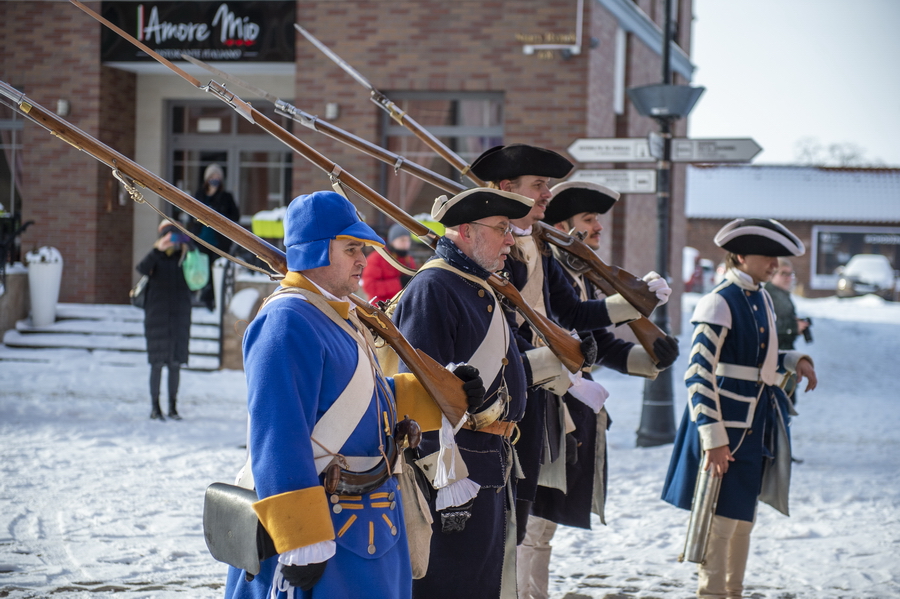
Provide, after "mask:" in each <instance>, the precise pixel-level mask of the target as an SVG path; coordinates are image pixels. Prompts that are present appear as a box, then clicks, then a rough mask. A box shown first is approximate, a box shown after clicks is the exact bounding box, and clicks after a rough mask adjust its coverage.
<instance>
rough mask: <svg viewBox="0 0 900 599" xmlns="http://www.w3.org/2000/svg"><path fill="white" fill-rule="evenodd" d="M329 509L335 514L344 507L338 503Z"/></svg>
mask: <svg viewBox="0 0 900 599" xmlns="http://www.w3.org/2000/svg"><path fill="white" fill-rule="evenodd" d="M331 511H332V512H334V513H335V514H340V513H341V512H342V511H344V508H342V507H341V505H340V504H337V505H335V506H334V507H333V508H331Z"/></svg>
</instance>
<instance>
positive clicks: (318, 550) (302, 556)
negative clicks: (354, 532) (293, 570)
mask: <svg viewBox="0 0 900 599" xmlns="http://www.w3.org/2000/svg"><path fill="white" fill-rule="evenodd" d="M336 551H337V545H335V543H334V541H320V542H318V543H313V544H312V545H307V546H306V547H298V548H296V549H291V550H290V551H285V552H284V553H282V554H280V555H279V556H278V563H279V564H284V565H285V566H306V565H308V564H318V563H320V562H324V561H325V560H327V559H329V558H331V557H334V554H335V552H336Z"/></svg>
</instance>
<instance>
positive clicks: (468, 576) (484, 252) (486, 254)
mask: <svg viewBox="0 0 900 599" xmlns="http://www.w3.org/2000/svg"><path fill="white" fill-rule="evenodd" d="M531 205H532V201H531V200H529V199H528V198H525V197H522V196H520V195H517V194H513V193H506V192H502V191H498V190H495V189H482V188H476V189H470V190H468V191H464V192H462V193H460V194H458V195H456V196H454V197H452V198H447V196H441V197H439V198H438V199H437V200H435V203H434V208H433V210H432V217H433V218H434V219H435V220H437V221H438V222H440V223H442V224H443V225H444V226H446V227H447V229H446V233H445V236H444V237H442V238H441V240H440V241H439V243H438V247H437V250H436V254H437V255H436V257H435V258H434V259H432V260H431V261H429V262H427V263H426V264H425V266H424V267H423V268H422V269H421V270H420V271H419V273H418V274H416V276H414V277H413V279H412V281H410V283H409V285H408V286H407V287H406V289H405V290H404V291H403V293H402V295H401V296H400V299H399V302H398V303H397V307H396V310H395V312H394V315H393V319H394V320H395V322H396V323H397V327H398V328H399V329H400V331H401V332H402V333H403V335H404V336H405V337H406V338H407V339H408V340H409V341H410V343H412V344H413V345H414V346H415V347H417V348H419V349H421V350H422V351H424V352H425V353H427V354H428V355H429V356H431V357H432V358H434V359H435V360H436V361H437V362H438V363H440V364H456V363H459V362H467V363H469V364H471V365H472V366H475V367H476V368H478V370H479V371H480V373H481V376H482V379H483V380H484V382H485V387H486V388H487V394H486V400H485V402H484V404H483V405H482V406H481V407H480V408H479V409H478V410H477V411H476V412H475V413H473V414H470V416H469V419H468V421H467V422H466V424H465V425H463V427H462V429H461V430H459V431H458V432H457V433H456V435H455V440H456V444H457V447H458V449H459V453H460V455H461V457H462V461H463V462H464V466H465V470H462V466H461V465H460V464H457V465H456V469H457V472H456V475H455V477H446V476H445V477H436V476H435V474H434V473H435V466H436V462H435V459H436V457H437V456H438V454H439V452H440V450H441V442H440V438H439V436H438V435H437V434H434V433H428V434H425V435H424V436H423V439H422V443H421V444H420V446H419V449H418V454H419V459H418V460H417V462H416V463H417V464H418V466H419V467H420V468H421V469H422V472H423V473H424V474H425V475H426V476H427V477H428V479H429V482H430V483H431V487H432V497H431V500H430V505H431V509H432V512H433V517H434V527H433V536H432V539H431V557H430V560H429V566H428V571H427V573H426V574H425V576H424V577H423V578H421V579H419V580H416V581H414V582H413V596H414V597H416V598H420V597H421V598H422V599H440V598H443V597H446V598H448V599H450V598H452V599H456V598H458V597H485V598H488V597H496V598H503V599H515V597H516V576H515V555H516V552H515V539H516V535H515V519H514V517H513V516H514V510H513V507H514V502H515V484H516V470H517V468H516V458H515V449H514V446H513V443H515V441H516V439H517V436H518V432H517V426H516V425H517V423H518V422H519V420H521V418H522V415H523V413H524V412H525V373H524V370H523V367H522V359H521V356H520V355H519V351H518V349H517V347H516V345H515V341H514V339H513V336H512V334H511V332H510V329H509V325H508V323H507V320H506V318H505V315H504V313H503V309H502V308H501V306H500V304H499V302H498V300H497V297H496V295H495V292H494V290H493V289H492V288H491V287H490V285H489V284H488V283H487V279H488V278H489V277H490V276H491V274H492V273H494V272H495V271H497V270H499V269H500V268H501V266H502V265H503V262H504V261H505V259H506V256H507V254H508V253H509V250H510V248H511V247H512V245H513V243H514V242H513V238H512V234H511V230H510V227H509V221H510V219H511V218H517V217H520V216H522V215H524V214H527V213H528V211H529V210H530V208H531ZM451 434H452V432H451ZM466 471H467V473H468V476H467V477H466V476H465V474H466ZM439 478H443V480H438V479H439Z"/></svg>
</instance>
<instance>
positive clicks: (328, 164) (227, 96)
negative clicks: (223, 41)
mask: <svg viewBox="0 0 900 599" xmlns="http://www.w3.org/2000/svg"><path fill="white" fill-rule="evenodd" d="M70 1H71V2H72V4H74V5H75V6H77V7H78V8H80V9H81V10H82V11H84V12H85V13H87V14H88V15H90V16H91V17H93V18H94V19H95V20H97V21H99V22H101V23H103V24H104V25H106V26H107V27H109V28H110V29H112V30H113V31H115V32H116V33H118V34H119V35H120V36H122V37H123V38H125V39H126V40H128V41H129V42H131V43H132V44H133V45H135V46H137V47H138V48H139V49H140V50H142V51H144V52H146V53H147V54H148V55H149V56H151V57H153V58H154V59H156V60H157V61H158V62H159V63H161V64H163V65H165V66H167V67H169V68H170V69H171V70H172V71H174V72H176V73H178V75H180V76H181V77H182V78H183V79H184V80H186V81H187V82H188V83H190V84H192V85H193V86H194V87H196V88H197V89H200V90H203V91H208V92H210V93H212V94H213V95H215V96H216V97H218V98H219V99H220V100H222V101H224V102H225V103H226V104H228V105H229V106H231V107H232V108H233V109H234V110H235V111H236V112H237V113H238V114H240V115H241V116H243V117H244V118H245V119H247V120H248V121H250V122H251V123H254V124H255V125H257V126H259V127H260V128H261V129H263V130H264V131H266V132H267V133H269V134H270V135H272V136H273V137H275V138H276V139H278V140H279V141H281V142H282V143H284V144H285V145H287V146H288V147H289V148H291V149H292V150H294V151H295V152H296V153H298V154H300V155H301V156H303V157H304V158H305V159H306V160H308V161H309V162H311V163H313V164H314V165H315V166H317V167H319V168H320V169H322V170H323V171H324V172H325V173H326V174H328V176H329V178H330V180H331V181H332V185H340V184H343V185H346V186H347V187H348V188H349V189H351V190H352V191H353V192H354V193H356V194H357V195H358V196H359V197H361V198H362V199H364V200H365V201H367V202H369V204H371V205H372V206H374V207H375V208H376V209H377V210H379V211H381V212H382V213H384V214H385V215H387V216H388V217H390V218H391V219H392V220H393V221H394V222H397V223H399V224H400V225H401V226H403V227H404V228H406V229H407V230H408V231H409V232H410V233H412V234H413V235H416V236H417V237H418V238H419V239H420V240H422V241H423V242H424V243H426V244H427V245H429V246H430V247H431V248H432V249H436V248H437V243H438V240H439V236H438V235H437V234H436V233H434V232H433V231H432V230H431V229H429V228H428V227H426V226H425V225H423V224H422V223H420V222H419V221H417V220H415V219H414V218H413V217H412V216H410V215H409V214H407V213H406V212H405V211H404V210H403V209H401V208H400V207H398V206H396V205H395V204H393V203H391V202H390V201H389V200H387V199H386V198H384V197H382V196H381V195H380V194H379V193H378V192H376V191H375V190H374V189H372V188H371V187H369V186H368V185H366V184H365V183H363V182H362V181H360V180H359V179H357V178H356V177H354V176H353V175H352V174H350V173H349V172H347V171H345V170H344V169H342V168H341V167H340V166H338V165H337V164H335V163H334V162H332V161H331V160H329V159H328V158H327V157H325V156H324V155H323V154H321V153H319V152H318V151H316V150H315V149H313V148H312V147H310V146H309V145H307V144H306V143H304V142H303V141H302V140H300V139H298V138H297V137H295V136H294V135H292V134H291V133H290V132H289V131H287V130H286V129H284V128H283V127H281V126H280V125H278V124H277V123H275V122H274V121H272V120H271V119H270V118H268V117H267V116H265V115H264V114H262V113H261V112H259V111H258V110H256V109H255V108H253V106H251V105H250V104H249V103H247V102H244V101H243V100H242V99H240V98H239V97H238V96H237V95H236V94H233V93H231V92H230V91H228V90H227V89H226V88H225V86H223V85H221V84H219V83H216V82H215V81H210V82H209V83H208V84H207V85H201V84H200V81H199V80H197V79H196V78H194V77H193V76H191V75H189V74H188V73H186V72H184V71H183V70H181V69H179V68H178V67H176V66H175V65H173V64H172V63H171V62H169V61H168V60H166V59H165V58H163V57H162V56H160V55H159V54H158V53H156V52H154V51H153V50H152V49H151V48H149V47H148V46H146V45H145V44H143V43H141V42H139V41H138V40H136V39H135V38H134V37H132V36H131V35H129V34H128V33H126V32H124V31H122V29H120V28H119V27H117V26H115V25H114V24H112V23H110V22H109V21H108V20H107V19H104V18H103V17H101V16H100V15H98V14H97V13H96V12H94V11H93V10H91V9H90V8H88V7H87V6H85V5H84V4H82V3H81V2H79V1H78V0H70ZM487 282H488V284H489V285H490V286H491V287H492V288H494V289H495V290H496V291H497V292H498V293H500V294H501V295H503V296H504V297H505V298H506V299H507V300H509V302H510V304H512V305H513V306H514V307H515V308H516V310H518V311H519V313H520V314H522V317H523V318H525V320H526V321H527V322H528V323H529V324H530V325H531V326H532V328H533V329H534V330H535V331H536V332H537V333H538V335H539V336H540V337H541V338H542V339H543V340H544V342H545V343H546V344H547V346H548V347H549V348H550V349H551V350H552V351H553V352H554V353H555V354H556V356H557V357H558V358H559V360H560V362H562V363H563V364H564V365H565V366H566V368H567V369H568V370H569V371H570V372H578V370H579V369H580V368H581V367H582V366H583V364H584V356H583V355H582V353H581V342H580V341H579V340H578V339H575V338H573V337H572V336H570V335H569V334H568V333H567V332H566V331H565V330H563V329H562V328H560V327H559V325H557V324H556V323H554V322H553V321H551V320H550V319H549V318H547V317H546V316H544V315H543V314H541V313H540V312H537V311H535V310H534V309H533V308H532V307H531V306H529V305H528V304H527V303H526V302H525V300H524V299H523V298H522V295H521V294H520V293H519V290H518V289H516V287H515V286H514V285H513V284H512V283H510V282H509V281H508V280H506V279H503V278H501V277H499V276H497V275H496V274H492V275H491V277H490V278H489V279H488V281H487ZM397 353H398V354H399V353H400V352H397ZM410 370H412V368H410Z"/></svg>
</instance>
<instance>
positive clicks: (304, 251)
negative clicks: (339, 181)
mask: <svg viewBox="0 0 900 599" xmlns="http://www.w3.org/2000/svg"><path fill="white" fill-rule="evenodd" d="M332 239H355V240H357V241H361V242H363V243H364V244H366V245H377V246H384V240H383V239H381V237H379V236H378V235H377V234H376V233H375V231H373V230H372V227H370V226H369V225H367V224H366V223H364V222H362V221H361V220H359V217H358V216H357V215H356V208H355V207H354V206H353V204H351V203H350V202H349V201H348V200H347V199H346V198H344V197H343V196H341V195H340V194H338V193H335V192H333V191H316V192H314V193H311V194H308V195H302V196H298V197H296V198H294V201H292V202H291V203H290V205H289V206H288V209H287V213H286V214H285V215H284V245H285V247H286V248H287V266H288V270H293V271H298V270H309V269H311V268H319V267H320V266H328V265H329V264H331V261H330V260H329V259H328V247H329V245H330V244H331V240H332Z"/></svg>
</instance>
